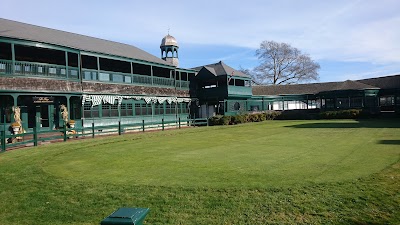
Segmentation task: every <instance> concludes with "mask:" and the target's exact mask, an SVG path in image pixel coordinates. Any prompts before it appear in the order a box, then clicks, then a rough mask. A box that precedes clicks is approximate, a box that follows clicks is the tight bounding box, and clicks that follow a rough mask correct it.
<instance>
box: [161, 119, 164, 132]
mask: <svg viewBox="0 0 400 225" xmlns="http://www.w3.org/2000/svg"><path fill="white" fill-rule="evenodd" d="M161 126H162V130H164V118H162V119H161Z"/></svg>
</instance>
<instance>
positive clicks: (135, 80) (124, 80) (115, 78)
mask: <svg viewBox="0 0 400 225" xmlns="http://www.w3.org/2000/svg"><path fill="white" fill-rule="evenodd" d="M82 73H83V80H86V81H89V80H93V81H100V82H107V83H121V84H134V85H144V86H156V87H170V88H171V87H175V85H176V87H177V88H179V89H180V88H181V89H188V88H189V82H188V81H179V80H178V81H175V80H174V79H173V78H165V77H155V76H153V77H152V76H146V75H139V74H130V73H116V72H109V71H97V70H89V69H83V70H82ZM180 82H181V83H182V84H180Z"/></svg>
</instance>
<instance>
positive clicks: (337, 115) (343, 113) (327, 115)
mask: <svg viewBox="0 0 400 225" xmlns="http://www.w3.org/2000/svg"><path fill="white" fill-rule="evenodd" d="M362 115H364V114H363V113H362V110H361V109H346V110H339V111H325V112H321V113H320V114H319V116H320V118H321V119H358V118H360V117H361V116H362Z"/></svg>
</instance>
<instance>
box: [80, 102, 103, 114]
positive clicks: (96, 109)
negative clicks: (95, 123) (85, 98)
mask: <svg viewBox="0 0 400 225" xmlns="http://www.w3.org/2000/svg"><path fill="white" fill-rule="evenodd" d="M83 115H84V117H85V118H97V117H99V106H98V105H97V106H93V107H92V106H91V103H90V102H85V104H84V106H83Z"/></svg>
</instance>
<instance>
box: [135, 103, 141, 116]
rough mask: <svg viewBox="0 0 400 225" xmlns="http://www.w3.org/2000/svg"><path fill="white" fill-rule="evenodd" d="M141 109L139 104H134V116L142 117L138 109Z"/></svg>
mask: <svg viewBox="0 0 400 225" xmlns="http://www.w3.org/2000/svg"><path fill="white" fill-rule="evenodd" d="M140 108H141V107H140V104H138V103H136V104H135V115H138V116H139V115H142V111H141V109H140Z"/></svg>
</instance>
